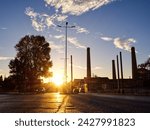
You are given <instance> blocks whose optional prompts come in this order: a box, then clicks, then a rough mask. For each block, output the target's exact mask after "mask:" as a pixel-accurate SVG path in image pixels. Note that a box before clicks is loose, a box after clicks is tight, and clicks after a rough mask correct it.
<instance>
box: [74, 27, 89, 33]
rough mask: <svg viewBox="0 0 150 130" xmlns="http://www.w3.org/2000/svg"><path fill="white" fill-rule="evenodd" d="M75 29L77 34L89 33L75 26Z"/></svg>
mask: <svg viewBox="0 0 150 130" xmlns="http://www.w3.org/2000/svg"><path fill="white" fill-rule="evenodd" d="M75 29H76V31H77V33H85V34H88V33H89V31H88V30H87V29H86V28H83V27H80V26H76V27H75Z"/></svg>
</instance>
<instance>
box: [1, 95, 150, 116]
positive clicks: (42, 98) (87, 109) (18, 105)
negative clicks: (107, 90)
mask: <svg viewBox="0 0 150 130" xmlns="http://www.w3.org/2000/svg"><path fill="white" fill-rule="evenodd" d="M81 112H82V113H149V112H150V97H139V96H118V95H100V94H92V93H89V94H70V95H65V94H59V93H45V94H34V95H32V94H0V113H81Z"/></svg>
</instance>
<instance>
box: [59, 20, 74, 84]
mask: <svg viewBox="0 0 150 130" xmlns="http://www.w3.org/2000/svg"><path fill="white" fill-rule="evenodd" d="M57 26H58V27H60V28H65V35H66V37H65V67H64V77H65V84H66V85H67V33H68V32H67V29H68V28H74V27H75V26H68V22H66V24H65V26H61V25H57Z"/></svg>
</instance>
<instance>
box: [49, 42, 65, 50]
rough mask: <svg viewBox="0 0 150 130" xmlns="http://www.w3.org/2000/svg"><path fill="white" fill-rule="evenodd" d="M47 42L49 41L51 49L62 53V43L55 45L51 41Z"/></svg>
mask: <svg viewBox="0 0 150 130" xmlns="http://www.w3.org/2000/svg"><path fill="white" fill-rule="evenodd" d="M48 42H49V43H50V48H51V49H52V50H56V51H57V52H58V53H64V51H63V49H64V46H63V45H57V44H55V43H54V42H53V41H48Z"/></svg>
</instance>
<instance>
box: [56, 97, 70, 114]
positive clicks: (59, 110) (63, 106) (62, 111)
mask: <svg viewBox="0 0 150 130" xmlns="http://www.w3.org/2000/svg"><path fill="white" fill-rule="evenodd" d="M68 99H69V97H68V96H67V95H66V96H65V97H64V99H63V102H62V104H61V105H60V106H59V108H58V110H57V111H56V113H65V112H66V105H67V102H68Z"/></svg>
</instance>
